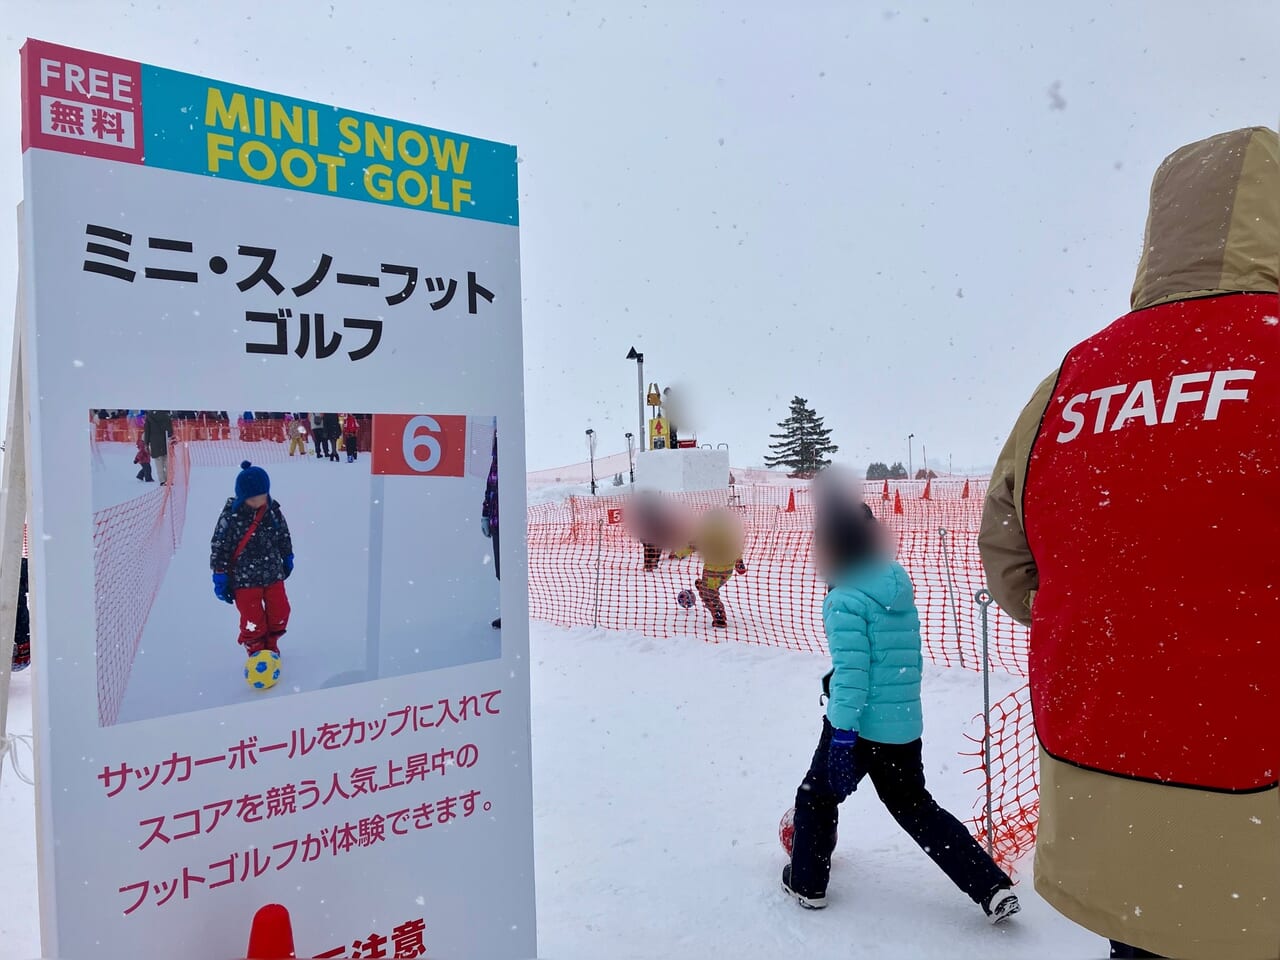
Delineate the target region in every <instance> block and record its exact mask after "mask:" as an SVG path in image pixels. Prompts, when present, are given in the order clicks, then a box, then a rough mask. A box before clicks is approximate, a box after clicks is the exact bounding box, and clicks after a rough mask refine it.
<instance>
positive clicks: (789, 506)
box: [785, 490, 796, 513]
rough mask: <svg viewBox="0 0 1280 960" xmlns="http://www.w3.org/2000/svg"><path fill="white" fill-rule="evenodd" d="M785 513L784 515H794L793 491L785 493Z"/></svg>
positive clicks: (794, 501) (794, 494)
mask: <svg viewBox="0 0 1280 960" xmlns="http://www.w3.org/2000/svg"><path fill="white" fill-rule="evenodd" d="M785 512H786V513H795V512H796V492H795V490H790V491H788V493H787V509H786V511H785Z"/></svg>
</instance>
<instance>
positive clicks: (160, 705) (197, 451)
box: [88, 408, 502, 726]
mask: <svg viewBox="0 0 1280 960" xmlns="http://www.w3.org/2000/svg"><path fill="white" fill-rule="evenodd" d="M88 419H89V427H88V429H89V436H90V456H91V458H92V463H91V467H92V469H91V474H92V486H93V505H92V506H93V556H94V611H95V622H96V623H95V626H96V650H97V682H98V722H99V724H100V725H101V726H111V725H114V724H117V723H128V722H133V721H138V720H150V719H155V718H157V717H165V716H172V715H174V714H179V713H187V712H190V711H194V710H204V709H209V708H213V707H222V706H228V705H231V704H239V703H252V702H257V701H260V700H263V699H267V698H271V697H279V696H287V695H289V694H295V693H307V692H309V691H314V690H320V689H326V688H330V687H338V686H345V685H347V684H352V683H361V682H364V681H369V680H377V679H382V678H386V677H394V676H403V675H405V674H412V673H419V672H423V671H427V670H437V669H441V668H443V667H451V666H458V665H461V664H467V663H475V662H479V661H483V660H493V659H497V658H498V657H500V656H501V653H502V635H501V619H500V609H499V584H500V581H499V578H500V574H501V567H500V564H499V562H498V554H499V549H500V548H499V543H500V540H499V529H498V524H499V514H498V493H497V450H498V440H497V435H498V433H497V420H496V418H494V417H489V416H466V415H425V414H381V413H375V414H368V413H330V412H321V413H315V412H309V411H295V412H279V411H230V412H228V411H210V410H126V409H105V408H104V409H95V410H91V411H89V416H88ZM245 464H248V466H247V467H246V466H245Z"/></svg>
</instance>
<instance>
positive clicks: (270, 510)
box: [209, 460, 293, 655]
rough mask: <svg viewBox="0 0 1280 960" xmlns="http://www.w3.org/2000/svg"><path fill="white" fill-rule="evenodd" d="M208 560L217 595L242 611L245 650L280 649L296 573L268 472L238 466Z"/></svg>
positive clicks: (281, 514)
mask: <svg viewBox="0 0 1280 960" xmlns="http://www.w3.org/2000/svg"><path fill="white" fill-rule="evenodd" d="M210 546H211V554H210V560H209V564H210V566H211V567H212V568H213V593H214V595H215V596H216V597H217V598H218V599H219V600H222V601H223V602H224V603H231V604H234V605H235V607H236V609H237V610H238V611H239V612H240V636H239V638H238V639H239V642H240V644H241V645H243V646H244V648H245V653H246V654H249V655H252V654H255V653H258V652H259V651H261V650H271V651H272V652H274V653H279V652H280V647H279V641H280V638H281V637H282V636H284V632H285V630H286V629H287V628H288V626H289V612H290V608H289V597H288V595H287V594H286V592H285V588H284V582H285V581H286V580H287V579H289V575H290V574H291V573H293V540H292V538H291V537H290V535H289V525H288V523H286V522H285V519H284V513H283V512H282V511H281V509H280V504H279V502H278V501H276V500H273V499H272V498H271V478H270V477H268V476H267V471H265V470H263V469H262V468H261V467H256V466H254V465H253V464H251V463H250V462H249V461H248V460H246V461H244V462H243V463H241V464H240V473H239V475H238V476H237V477H236V485H235V496H233V497H229V498H228V499H227V502H226V504H225V505H224V506H223V508H222V514H221V515H220V516H219V517H218V523H217V525H216V526H215V527H214V531H213V540H212V543H211V545H210Z"/></svg>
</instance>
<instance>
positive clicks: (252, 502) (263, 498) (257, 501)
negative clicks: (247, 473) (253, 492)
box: [244, 493, 267, 510]
mask: <svg viewBox="0 0 1280 960" xmlns="http://www.w3.org/2000/svg"><path fill="white" fill-rule="evenodd" d="M244 502H245V503H247V504H248V505H249V506H251V507H253V509H255V510H257V509H259V508H261V507H262V506H263V505H264V504H265V503H266V502H267V495H266V494H265V493H260V494H258V495H257V496H256V497H247V498H245V501H244Z"/></svg>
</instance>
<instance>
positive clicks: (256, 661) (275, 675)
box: [244, 650, 280, 690]
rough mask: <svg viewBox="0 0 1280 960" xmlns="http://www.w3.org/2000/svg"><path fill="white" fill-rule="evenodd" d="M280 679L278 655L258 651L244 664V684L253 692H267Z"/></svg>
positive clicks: (268, 651)
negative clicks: (251, 688) (253, 690)
mask: <svg viewBox="0 0 1280 960" xmlns="http://www.w3.org/2000/svg"><path fill="white" fill-rule="evenodd" d="M279 679H280V654H278V653H275V652H273V651H271V650H259V651H258V652H257V653H255V654H253V655H252V656H251V657H249V659H248V660H246V661H245V662H244V682H245V683H247V684H249V686H251V687H253V689H255V690H269V689H270V688H272V687H274V686H275V685H276V681H277V680H279Z"/></svg>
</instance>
